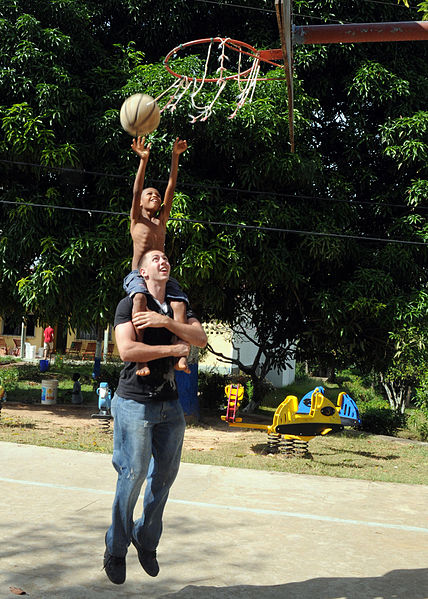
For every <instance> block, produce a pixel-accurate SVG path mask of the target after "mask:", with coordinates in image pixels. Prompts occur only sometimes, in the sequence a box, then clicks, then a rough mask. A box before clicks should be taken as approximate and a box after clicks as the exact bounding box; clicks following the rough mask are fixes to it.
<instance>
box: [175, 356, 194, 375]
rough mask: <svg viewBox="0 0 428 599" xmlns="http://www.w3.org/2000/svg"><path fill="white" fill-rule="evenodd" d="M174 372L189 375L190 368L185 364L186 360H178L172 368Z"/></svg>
mask: <svg viewBox="0 0 428 599" xmlns="http://www.w3.org/2000/svg"><path fill="white" fill-rule="evenodd" d="M174 368H175V370H182V371H184V372H186V373H187V374H190V368H189V365H188V364H187V358H184V357H183V358H178V360H177V362H176V363H175V366H174Z"/></svg>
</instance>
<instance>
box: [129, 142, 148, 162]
mask: <svg viewBox="0 0 428 599" xmlns="http://www.w3.org/2000/svg"><path fill="white" fill-rule="evenodd" d="M145 141H146V138H145V137H137V138H135V137H134V139H133V140H132V144H131V148H132V149H133V150H134V152H135V153H136V154H137V156H139V157H140V158H141V160H145V161H146V162H147V160H148V159H149V156H150V148H151V147H152V144H151V143H149V144H147V146H145V145H144V143H145Z"/></svg>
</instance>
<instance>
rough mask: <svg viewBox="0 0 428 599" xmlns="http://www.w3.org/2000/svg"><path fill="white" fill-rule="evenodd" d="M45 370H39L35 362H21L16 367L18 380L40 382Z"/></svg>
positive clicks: (43, 377)
mask: <svg viewBox="0 0 428 599" xmlns="http://www.w3.org/2000/svg"><path fill="white" fill-rule="evenodd" d="M46 374H48V373H46V372H40V368H39V366H38V365H37V366H36V365H35V364H23V365H22V366H20V367H19V368H18V375H19V380H20V381H34V382H35V383H40V382H41V381H42V380H43V379H45V378H46Z"/></svg>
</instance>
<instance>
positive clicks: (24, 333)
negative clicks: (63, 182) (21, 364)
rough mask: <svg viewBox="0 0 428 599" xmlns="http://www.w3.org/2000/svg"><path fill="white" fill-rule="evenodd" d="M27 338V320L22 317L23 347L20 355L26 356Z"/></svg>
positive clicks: (21, 356)
mask: <svg viewBox="0 0 428 599" xmlns="http://www.w3.org/2000/svg"><path fill="white" fill-rule="evenodd" d="M26 338H27V323H26V322H25V318H23V319H22V324H21V349H20V350H19V357H20V358H24V357H25V339H26Z"/></svg>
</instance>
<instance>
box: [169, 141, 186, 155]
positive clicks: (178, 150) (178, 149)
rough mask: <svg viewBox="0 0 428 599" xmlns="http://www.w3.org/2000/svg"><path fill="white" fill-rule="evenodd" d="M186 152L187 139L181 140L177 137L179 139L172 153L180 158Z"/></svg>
mask: <svg viewBox="0 0 428 599" xmlns="http://www.w3.org/2000/svg"><path fill="white" fill-rule="evenodd" d="M186 150H187V141H186V140H185V139H180V138H179V137H177V139H176V140H175V142H174V146H173V148H172V153H173V154H176V155H177V156H180V154H182V153H183V152H185V151H186Z"/></svg>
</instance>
